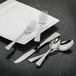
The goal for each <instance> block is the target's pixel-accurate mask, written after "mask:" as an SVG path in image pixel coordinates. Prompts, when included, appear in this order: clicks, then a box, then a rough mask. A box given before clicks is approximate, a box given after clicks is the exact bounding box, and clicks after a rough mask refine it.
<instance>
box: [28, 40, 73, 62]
mask: <svg viewBox="0 0 76 76" xmlns="http://www.w3.org/2000/svg"><path fill="white" fill-rule="evenodd" d="M50 44H51V43H49V47H51V46H50ZM73 44H74V41H73V40H66V41H63V42H61V44H60V46H59V47H58V49H59V50H60V51H67V50H68V49H70V48H71V47H72V46H73ZM56 50H57V49H55V50H52V51H50V53H52V52H54V51H56ZM44 55H45V53H44V54H41V55H38V56H36V57H33V58H30V59H29V61H30V62H33V61H35V60H37V59H39V58H41V57H43V56H44Z"/></svg>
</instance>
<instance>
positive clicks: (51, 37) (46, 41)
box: [40, 32, 60, 46]
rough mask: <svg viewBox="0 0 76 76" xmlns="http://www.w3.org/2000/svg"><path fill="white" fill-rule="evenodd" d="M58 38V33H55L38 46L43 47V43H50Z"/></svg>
mask: <svg viewBox="0 0 76 76" xmlns="http://www.w3.org/2000/svg"><path fill="white" fill-rule="evenodd" d="M58 36H60V34H59V33H57V32H55V33H53V34H52V35H50V37H48V38H47V39H46V40H45V41H44V42H42V43H41V44H40V46H43V45H44V44H45V43H48V42H50V41H51V40H53V39H55V38H57V37H58Z"/></svg>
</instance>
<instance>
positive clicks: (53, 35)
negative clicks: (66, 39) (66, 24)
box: [14, 32, 60, 63]
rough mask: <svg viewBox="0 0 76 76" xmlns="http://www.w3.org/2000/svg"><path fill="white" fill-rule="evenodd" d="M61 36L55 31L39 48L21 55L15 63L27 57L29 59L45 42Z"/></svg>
mask: <svg viewBox="0 0 76 76" xmlns="http://www.w3.org/2000/svg"><path fill="white" fill-rule="evenodd" d="M58 36H60V34H59V33H57V32H55V33H53V34H52V35H51V36H50V37H48V38H47V39H46V40H45V41H44V42H42V43H41V44H40V45H39V47H38V48H37V49H32V50H30V51H28V52H26V53H25V54H23V55H22V56H21V57H19V58H18V59H17V60H15V61H14V63H19V62H21V61H23V60H25V59H27V58H28V57H29V56H31V55H32V54H33V53H34V52H36V51H37V50H38V49H39V48H40V47H41V46H43V45H44V44H46V43H48V42H50V41H51V40H53V39H55V38H56V37H58Z"/></svg>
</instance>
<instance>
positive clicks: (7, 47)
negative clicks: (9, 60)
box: [5, 32, 24, 50]
mask: <svg viewBox="0 0 76 76" xmlns="http://www.w3.org/2000/svg"><path fill="white" fill-rule="evenodd" d="M23 35H24V32H23V33H22V34H21V35H20V36H19V37H18V38H17V39H15V40H14V41H12V42H11V43H10V44H8V45H7V46H6V47H5V48H6V49H7V50H10V48H11V47H12V46H13V45H14V44H15V43H16V42H17V41H18V40H19V39H20V38H21V37H22V36H23Z"/></svg>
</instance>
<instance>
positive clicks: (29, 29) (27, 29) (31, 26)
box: [5, 20, 36, 50]
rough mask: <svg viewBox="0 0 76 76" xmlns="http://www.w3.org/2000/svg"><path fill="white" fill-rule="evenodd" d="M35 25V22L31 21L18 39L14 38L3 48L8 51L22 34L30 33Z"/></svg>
mask: <svg viewBox="0 0 76 76" xmlns="http://www.w3.org/2000/svg"><path fill="white" fill-rule="evenodd" d="M35 25H36V21H34V20H32V21H31V23H30V25H29V26H28V27H27V28H26V29H25V30H24V31H23V33H22V34H21V35H20V36H19V37H18V38H16V39H15V40H14V41H13V42H11V43H10V44H8V45H7V46H6V47H5V48H6V49H7V50H9V49H10V48H11V47H12V46H13V45H14V44H15V43H16V42H17V41H18V40H19V39H20V38H21V37H22V36H23V35H24V34H30V33H32V32H33V30H34V28H35Z"/></svg>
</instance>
